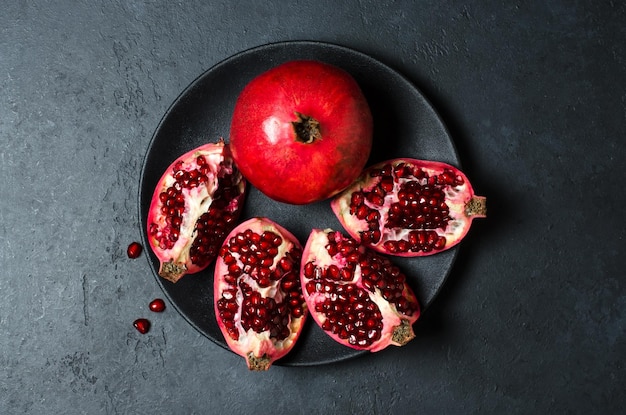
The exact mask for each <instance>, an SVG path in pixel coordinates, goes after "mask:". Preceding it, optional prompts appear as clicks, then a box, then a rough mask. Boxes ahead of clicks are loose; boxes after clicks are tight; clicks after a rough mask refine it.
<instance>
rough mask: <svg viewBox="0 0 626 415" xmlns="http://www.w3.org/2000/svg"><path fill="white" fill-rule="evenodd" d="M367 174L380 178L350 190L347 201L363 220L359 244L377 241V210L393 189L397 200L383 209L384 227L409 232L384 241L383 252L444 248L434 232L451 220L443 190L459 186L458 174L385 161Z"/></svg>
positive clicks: (441, 238) (441, 228) (353, 211)
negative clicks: (364, 187) (366, 187)
mask: <svg viewBox="0 0 626 415" xmlns="http://www.w3.org/2000/svg"><path fill="white" fill-rule="evenodd" d="M370 176H371V177H379V178H380V179H379V181H378V183H377V185H376V186H374V187H373V188H372V189H369V190H362V191H359V192H355V193H353V194H352V197H351V201H350V213H351V214H352V215H355V216H356V217H357V218H358V219H360V220H364V221H366V222H367V226H368V229H367V230H366V231H362V232H361V234H360V235H361V240H362V241H363V243H365V244H375V243H378V242H379V241H380V240H381V238H382V232H381V229H380V219H381V217H380V213H379V212H380V211H381V210H382V207H383V206H384V205H385V202H386V198H387V197H388V195H390V194H392V193H394V192H397V200H395V201H393V202H391V203H390V204H389V208H388V210H387V217H386V218H385V219H386V224H387V228H390V229H391V228H399V229H409V230H410V232H409V233H408V236H407V238H406V239H401V240H394V241H387V242H385V244H384V246H385V249H386V250H387V252H389V253H392V254H393V253H398V252H409V251H413V252H417V251H424V252H429V251H432V250H441V249H443V248H444V247H445V245H446V238H445V236H443V235H439V233H438V232H437V230H445V229H446V227H447V226H448V222H449V221H450V220H451V219H452V218H451V217H450V208H449V207H448V204H447V202H446V194H445V191H446V189H448V188H453V187H456V186H461V185H463V184H464V180H463V178H462V177H460V176H458V175H456V174H455V173H454V172H453V171H452V170H449V169H445V170H444V171H443V172H442V173H440V174H437V175H432V176H431V175H429V174H428V173H427V172H426V171H424V170H422V169H420V168H414V167H413V166H411V165H409V164H406V163H398V164H397V165H392V164H386V165H385V166H383V167H382V168H380V169H376V170H373V171H372V172H370ZM388 203H389V202H388Z"/></svg>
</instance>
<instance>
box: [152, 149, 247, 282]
mask: <svg viewBox="0 0 626 415" xmlns="http://www.w3.org/2000/svg"><path fill="white" fill-rule="evenodd" d="M245 188H246V186H245V180H244V179H243V177H242V175H241V173H240V172H239V170H238V169H237V168H236V167H235V164H234V162H233V159H232V157H231V156H230V151H229V149H228V147H227V146H225V145H224V142H223V141H221V140H220V142H218V143H209V144H205V145H203V146H200V147H198V148H196V149H194V150H191V151H189V152H188V153H185V154H184V155H182V156H180V157H179V158H178V159H176V160H175V161H174V162H173V163H172V164H171V165H170V166H169V167H168V168H167V170H166V171H165V173H164V174H163V176H162V177H161V179H160V180H159V182H158V184H157V186H156V189H155V190H154V195H153V197H152V202H151V204H150V210H149V212H148V221H147V223H148V229H147V232H148V241H149V244H150V247H151V248H152V251H153V252H154V253H155V255H156V256H157V257H158V259H159V261H160V262H161V265H160V268H159V275H160V276H161V277H163V278H165V279H167V280H169V281H172V282H176V281H178V280H179V279H180V278H181V277H182V276H183V275H185V274H193V273H196V272H199V271H201V270H203V269H205V268H206V267H207V266H208V265H209V264H210V263H211V262H213V260H214V259H215V258H216V256H217V253H218V251H219V248H220V246H221V244H222V242H223V241H224V238H225V237H226V235H227V234H228V232H230V231H231V230H232V229H233V228H234V226H235V225H236V220H237V218H238V216H239V213H240V210H241V207H242V204H243V200H244V194H245Z"/></svg>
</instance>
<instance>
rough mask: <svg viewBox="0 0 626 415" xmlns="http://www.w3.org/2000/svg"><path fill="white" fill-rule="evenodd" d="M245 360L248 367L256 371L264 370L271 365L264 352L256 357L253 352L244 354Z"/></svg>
mask: <svg viewBox="0 0 626 415" xmlns="http://www.w3.org/2000/svg"><path fill="white" fill-rule="evenodd" d="M246 360H247V361H248V368H249V369H250V370H253V371H258V372H263V371H266V370H267V369H269V368H270V366H271V365H272V359H270V358H269V357H268V356H267V355H265V354H264V355H263V356H261V357H257V356H255V355H254V352H250V353H248V355H247V356H246Z"/></svg>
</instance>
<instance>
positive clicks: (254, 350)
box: [214, 218, 308, 369]
mask: <svg viewBox="0 0 626 415" xmlns="http://www.w3.org/2000/svg"><path fill="white" fill-rule="evenodd" d="M246 229H250V230H252V231H253V232H255V233H257V234H259V235H261V234H263V232H265V231H270V232H273V233H275V234H277V235H280V237H281V238H282V243H281V244H280V246H279V247H278V253H277V255H276V256H275V257H274V259H273V263H272V265H271V266H270V269H271V270H274V269H275V268H276V266H277V265H278V262H279V261H280V259H281V258H283V257H284V256H285V254H286V253H287V252H289V251H291V250H292V249H293V247H294V246H295V244H294V242H293V240H295V237H293V235H291V234H290V233H288V232H287V231H286V230H284V229H282V228H277V227H276V225H271V224H267V223H266V222H264V221H263V220H262V219H258V218H253V219H251V220H249V221H247V222H244V223H242V224H240V225H239V226H237V227H236V228H235V229H234V230H233V231H232V232H231V233H230V234H229V236H228V237H226V240H225V242H224V243H225V244H227V243H228V241H229V239H230V238H231V237H232V236H235V235H236V234H238V233H240V232H243V231H244V230H246ZM231 254H232V255H233V256H234V257H235V258H236V259H237V265H239V266H240V267H241V268H242V269H243V268H244V265H243V263H242V262H241V260H240V257H241V255H240V254H239V253H237V252H231ZM292 272H295V273H296V277H297V278H296V279H295V281H296V283H299V280H300V279H299V277H298V276H297V272H298V264H294V269H293V271H292ZM227 274H228V265H226V263H225V262H224V260H223V258H222V257H221V256H218V258H217V262H216V266H215V281H214V283H215V286H214V303H215V304H217V301H218V300H219V299H221V298H225V299H227V300H230V299H231V298H232V297H231V296H230V294H228V293H226V294H227V295H226V296H225V295H224V294H225V293H224V291H225V290H231V289H233V288H236V294H235V298H236V301H237V306H238V308H237V311H236V312H235V317H234V320H235V321H237V322H238V323H237V325H236V327H237V331H238V333H239V339H238V340H234V339H232V338H231V337H230V335H229V334H228V332H227V330H226V329H225V327H224V326H223V323H222V322H221V321H220V320H219V317H218V322H219V324H218V325H219V327H220V330H221V331H222V334H223V335H224V338H225V339H226V342H227V344H228V346H229V347H230V348H231V350H233V351H235V352H236V353H237V354H239V355H240V356H243V357H244V358H245V359H246V363H247V364H248V367H250V368H251V369H252V368H253V366H255V365H257V364H258V363H254V362H253V361H256V360H259V359H261V360H262V359H266V358H267V357H268V356H269V355H271V361H274V360H276V359H279V358H280V357H282V356H284V355H285V354H287V353H288V352H289V351H290V350H291V349H292V348H293V346H294V344H295V341H296V339H297V337H298V335H299V333H300V331H301V329H302V325H303V322H304V319H305V318H306V315H307V313H308V312H307V309H306V305H305V304H303V313H302V316H301V317H296V318H293V316H292V315H291V314H289V316H288V317H289V323H288V328H289V335H288V336H287V337H286V338H284V339H282V340H277V339H276V338H272V337H270V332H269V331H268V330H265V331H263V332H260V333H259V332H256V331H255V330H254V329H253V328H249V329H248V330H244V328H243V326H242V324H241V321H242V309H243V300H244V294H243V292H242V290H241V288H240V286H239V281H243V282H245V283H246V284H248V285H249V286H250V287H251V288H252V290H253V291H257V292H259V293H260V294H261V296H262V297H263V298H273V299H274V300H275V301H276V304H277V305H278V304H279V303H281V302H282V301H283V299H285V292H284V291H282V289H281V287H280V284H281V281H282V278H281V279H280V280H277V281H271V283H270V285H269V286H268V287H261V286H259V284H258V282H257V281H256V280H255V279H254V278H253V277H252V276H251V275H249V274H247V273H245V272H242V274H241V275H240V276H239V277H238V278H237V285H236V287H233V286H231V285H230V284H228V283H227V282H226V281H225V280H224V278H223V276H224V275H227ZM215 313H216V316H219V311H218V310H217V305H216V306H215ZM269 363H271V362H269ZM268 367H269V364H268ZM261 369H267V368H266V367H263V368H261Z"/></svg>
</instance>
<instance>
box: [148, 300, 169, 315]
mask: <svg viewBox="0 0 626 415" xmlns="http://www.w3.org/2000/svg"><path fill="white" fill-rule="evenodd" d="M148 307H149V308H150V311H154V312H155V313H161V312H163V311H164V310H165V301H163V300H162V299H161V298H155V299H154V300H152V301H150V304H149V305H148Z"/></svg>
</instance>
